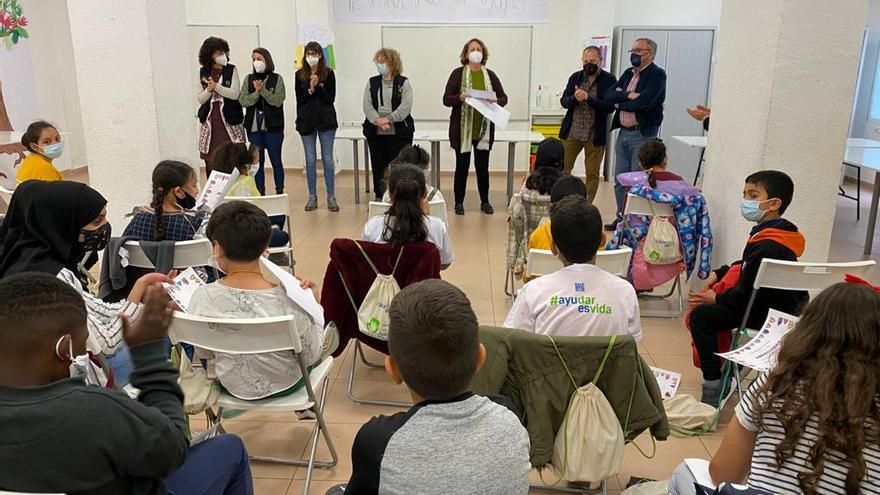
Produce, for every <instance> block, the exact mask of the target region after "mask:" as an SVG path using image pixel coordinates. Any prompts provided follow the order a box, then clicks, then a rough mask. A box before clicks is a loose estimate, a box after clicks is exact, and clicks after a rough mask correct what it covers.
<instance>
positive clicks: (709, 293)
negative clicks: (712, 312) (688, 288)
mask: <svg viewBox="0 0 880 495" xmlns="http://www.w3.org/2000/svg"><path fill="white" fill-rule="evenodd" d="M688 302H689V303H690V304H691V306H696V305H698V304H715V291H714V290H711V289H706V290H704V291H701V292H691V294H690V297H688Z"/></svg>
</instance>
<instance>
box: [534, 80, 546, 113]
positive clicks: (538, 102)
mask: <svg viewBox="0 0 880 495" xmlns="http://www.w3.org/2000/svg"><path fill="white" fill-rule="evenodd" d="M535 108H536V109H538V110H540V109H542V108H544V90H543V89H541V85H540V84H539V85H538V91H537V93H536V94H535Z"/></svg>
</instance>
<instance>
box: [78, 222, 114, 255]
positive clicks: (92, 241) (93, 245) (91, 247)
mask: <svg viewBox="0 0 880 495" xmlns="http://www.w3.org/2000/svg"><path fill="white" fill-rule="evenodd" d="M111 231H112V227H111V226H110V223H109V222H108V223H105V224H104V225H101V226H100V227H98V228H97V229H95V230H85V229H83V230H81V231H80V234H81V235H82V237H83V240H82V242H81V243H80V245H81V246H82V249H83V252H86V253H88V252H91V251H101V250H103V249H104V248H105V247H107V243H108V242H109V241H110V232H111Z"/></svg>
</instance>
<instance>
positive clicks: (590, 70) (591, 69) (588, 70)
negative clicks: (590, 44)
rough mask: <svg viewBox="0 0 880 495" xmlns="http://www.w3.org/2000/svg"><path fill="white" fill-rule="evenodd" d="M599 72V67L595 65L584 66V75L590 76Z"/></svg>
mask: <svg viewBox="0 0 880 495" xmlns="http://www.w3.org/2000/svg"><path fill="white" fill-rule="evenodd" d="M597 72H599V66H598V65H596V64H584V74H586V75H588V76H592V75H594V74H595V73H597Z"/></svg>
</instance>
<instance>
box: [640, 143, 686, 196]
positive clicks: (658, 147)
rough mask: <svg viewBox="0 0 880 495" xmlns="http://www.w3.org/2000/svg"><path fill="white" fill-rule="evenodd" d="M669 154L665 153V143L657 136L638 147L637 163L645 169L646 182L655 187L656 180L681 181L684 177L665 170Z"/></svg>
mask: <svg viewBox="0 0 880 495" xmlns="http://www.w3.org/2000/svg"><path fill="white" fill-rule="evenodd" d="M668 163H669V156H667V155H666V145H665V144H663V141H662V140H660V139H657V138H654V139H651V140H649V141H648V142H646V143H645V144H643V145H642V146H641V147H640V148H639V165H641V167H642V170H644V171H645V176H646V182H647V183H648V185H650V186H651V187H652V188H656V187H657V181H683V180H684V179H683V178H682V177H681V176H680V175H678V174H674V173H672V172H669V171H668V170H666V166H667V165H668Z"/></svg>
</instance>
